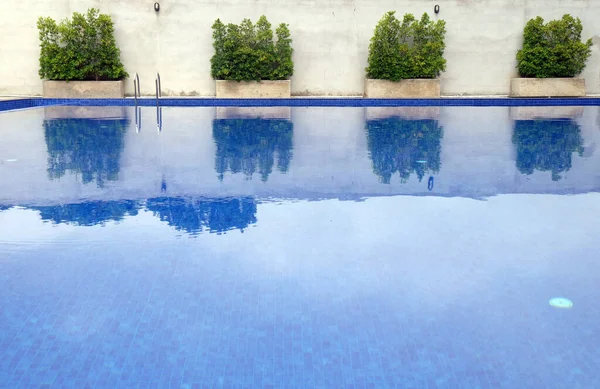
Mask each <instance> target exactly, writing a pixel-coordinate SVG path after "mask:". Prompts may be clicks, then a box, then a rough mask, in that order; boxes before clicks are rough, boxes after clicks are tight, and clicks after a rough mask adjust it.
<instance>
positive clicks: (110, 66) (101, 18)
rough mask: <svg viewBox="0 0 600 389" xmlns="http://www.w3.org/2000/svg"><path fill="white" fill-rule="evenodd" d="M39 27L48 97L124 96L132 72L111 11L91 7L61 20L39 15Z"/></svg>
mask: <svg viewBox="0 0 600 389" xmlns="http://www.w3.org/2000/svg"><path fill="white" fill-rule="evenodd" d="M37 27H38V30H39V37H40V70H39V74H40V77H41V78H42V79H44V83H43V89H44V97H55V98H67V97H104V98H111V97H112V98H118V97H124V94H125V85H124V81H123V79H124V78H127V77H128V74H127V72H126V71H125V68H124V67H123V64H122V63H121V60H120V53H121V52H120V50H119V48H118V47H117V44H116V41H115V37H114V27H113V22H112V20H111V18H110V16H109V15H104V14H99V11H98V10H97V9H95V8H91V9H90V10H88V12H87V14H86V15H82V14H80V13H77V12H76V13H74V14H73V18H72V20H68V19H67V20H64V21H62V22H61V23H60V24H57V23H56V21H54V20H53V19H52V18H49V17H48V18H39V19H38V22H37Z"/></svg>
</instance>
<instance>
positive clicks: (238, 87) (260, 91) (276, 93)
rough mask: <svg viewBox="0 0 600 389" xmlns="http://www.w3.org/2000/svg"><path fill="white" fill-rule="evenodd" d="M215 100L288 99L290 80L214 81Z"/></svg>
mask: <svg viewBox="0 0 600 389" xmlns="http://www.w3.org/2000/svg"><path fill="white" fill-rule="evenodd" d="M216 96H217V98H242V99H251V98H267V99H276V98H289V97H290V96H291V83H290V80H277V81H267V80H264V81H239V82H238V81H227V80H216Z"/></svg>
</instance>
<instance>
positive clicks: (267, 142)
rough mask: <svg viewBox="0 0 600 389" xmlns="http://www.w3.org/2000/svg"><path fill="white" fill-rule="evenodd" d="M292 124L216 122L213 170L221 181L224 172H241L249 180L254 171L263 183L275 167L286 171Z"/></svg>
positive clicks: (248, 120) (216, 120)
mask: <svg viewBox="0 0 600 389" xmlns="http://www.w3.org/2000/svg"><path fill="white" fill-rule="evenodd" d="M293 128H294V127H293V123H292V122H291V121H289V120H281V119H215V120H214V121H213V139H214V140H215V143H216V147H217V151H216V160H215V170H216V171H217V173H218V175H219V179H220V180H222V179H223V176H224V173H225V172H227V171H230V172H232V173H239V172H243V173H244V174H245V175H246V177H247V178H248V179H251V178H252V175H253V174H254V173H255V172H258V173H259V174H260V177H261V180H262V181H266V180H267V179H268V177H269V174H271V172H272V171H273V164H274V161H275V153H277V168H278V170H279V171H280V172H287V171H288V169H289V167H290V161H291V159H292V147H293V145H292V138H293Z"/></svg>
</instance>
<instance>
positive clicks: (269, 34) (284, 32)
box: [210, 16, 294, 98]
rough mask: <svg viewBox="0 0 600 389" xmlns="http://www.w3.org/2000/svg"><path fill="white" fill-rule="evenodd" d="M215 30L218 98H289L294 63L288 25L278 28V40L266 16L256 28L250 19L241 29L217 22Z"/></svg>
mask: <svg viewBox="0 0 600 389" xmlns="http://www.w3.org/2000/svg"><path fill="white" fill-rule="evenodd" d="M212 29H213V47H214V49H215V54H214V55H213V57H212V58H211V60H210V64H211V76H212V77H213V78H214V79H215V80H216V95H217V97H270V98H272V97H290V95H291V90H290V89H291V88H290V80H289V79H290V77H291V76H292V74H293V73H294V62H293V61H292V52H293V49H292V39H291V38H290V30H289V29H288V26H287V24H284V23H282V24H280V25H279V27H277V29H276V31H275V34H276V36H277V40H274V39H273V31H272V29H271V23H269V22H268V20H267V18H266V17H265V16H261V17H260V19H259V20H258V22H257V23H256V24H255V25H254V24H252V22H251V21H250V20H248V19H244V20H243V21H242V23H241V24H240V25H235V24H231V23H230V24H228V25H224V24H223V23H222V22H221V20H219V19H217V20H216V21H215V23H214V24H213V26H212Z"/></svg>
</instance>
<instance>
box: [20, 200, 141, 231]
mask: <svg viewBox="0 0 600 389" xmlns="http://www.w3.org/2000/svg"><path fill="white" fill-rule="evenodd" d="M31 209H34V210H37V211H39V212H40V216H41V218H42V220H47V221H51V222H53V223H56V224H59V223H68V224H74V225H78V226H94V225H97V224H102V223H105V222H107V221H120V220H123V218H124V217H125V216H128V215H130V216H135V215H137V214H138V210H139V202H137V201H129V200H121V201H89V202H85V203H79V204H62V205H53V206H43V207H31Z"/></svg>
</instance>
